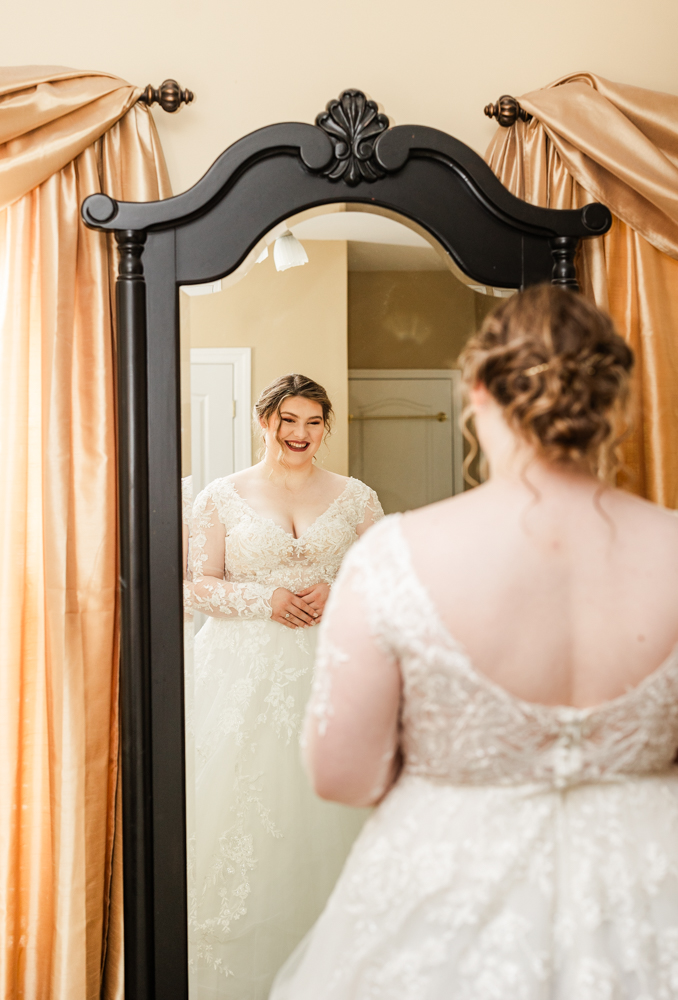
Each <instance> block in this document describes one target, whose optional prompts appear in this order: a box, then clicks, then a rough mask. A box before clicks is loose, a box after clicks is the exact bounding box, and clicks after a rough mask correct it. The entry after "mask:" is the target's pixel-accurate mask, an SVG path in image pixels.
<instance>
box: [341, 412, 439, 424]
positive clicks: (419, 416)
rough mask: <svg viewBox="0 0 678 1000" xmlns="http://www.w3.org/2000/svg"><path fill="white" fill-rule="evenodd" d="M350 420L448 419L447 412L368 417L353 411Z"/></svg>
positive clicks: (349, 416)
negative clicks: (356, 415) (355, 414)
mask: <svg viewBox="0 0 678 1000" xmlns="http://www.w3.org/2000/svg"><path fill="white" fill-rule="evenodd" d="M348 419H349V420H437V421H438V423H439V424H442V423H444V422H445V421H446V420H447V414H446V413H443V411H442V410H441V411H440V413H396V414H394V415H393V416H385V417H382V416H376V415H375V416H373V417H370V416H367V417H354V416H353V414H352V413H349V415H348Z"/></svg>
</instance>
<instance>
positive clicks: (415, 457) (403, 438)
mask: <svg viewBox="0 0 678 1000" xmlns="http://www.w3.org/2000/svg"><path fill="white" fill-rule="evenodd" d="M459 375H460V373H459V372H458V371H442V370H436V371H409V370H402V371H397V370H396V371H394V370H389V371H371V370H368V369H363V370H361V371H359V372H358V371H352V372H350V373H349V413H350V418H349V420H350V423H349V470H350V473H351V475H352V476H355V477H356V478H357V479H361V480H362V481H363V482H365V483H367V484H368V486H371V487H372V489H374V490H376V492H377V494H378V496H379V499H380V501H381V504H382V506H383V508H384V510H385V512H386V513H387V514H392V513H394V512H395V511H403V510H412V509H414V508H415V507H423V506H424V505H425V504H428V503H434V502H435V501H436V500H443V499H445V498H446V497H449V496H452V495H453V494H454V493H456V492H459V491H461V489H463V481H462V439H461V433H460V431H459V429H458V424H459V412H460V397H459V385H460V378H459Z"/></svg>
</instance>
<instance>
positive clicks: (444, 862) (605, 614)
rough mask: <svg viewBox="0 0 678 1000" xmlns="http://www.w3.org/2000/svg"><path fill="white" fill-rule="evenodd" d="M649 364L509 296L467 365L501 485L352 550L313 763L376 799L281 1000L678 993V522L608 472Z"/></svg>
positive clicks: (604, 334)
mask: <svg viewBox="0 0 678 1000" xmlns="http://www.w3.org/2000/svg"><path fill="white" fill-rule="evenodd" d="M631 366H632V354H631V351H630V350H629V348H628V347H627V346H626V345H625V343H624V342H623V341H622V339H621V338H620V337H618V336H617V334H616V333H615V332H614V330H613V328H612V324H611V322H610V320H609V319H608V318H607V317H606V316H604V315H603V314H602V313H600V312H598V311H597V310H596V309H595V308H594V307H593V306H591V305H589V304H588V303H587V302H586V301H585V300H584V299H583V298H582V297H579V296H576V295H574V294H573V293H571V292H567V291H564V290H561V289H556V288H553V287H550V286H540V287H537V288H533V289H530V290H528V291H526V292H524V293H522V294H519V295H516V296H514V297H513V298H511V299H509V300H507V301H506V302H505V303H503V304H502V305H501V306H499V308H498V309H497V310H496V311H495V312H494V313H493V314H492V315H491V316H490V317H489V318H488V319H487V320H486V321H485V324H484V326H483V328H482V329H481V331H480V333H479V334H477V335H476V336H475V337H474V338H472V340H471V341H470V343H469V345H468V347H467V349H466V351H465V357H464V358H463V368H464V377H465V382H466V385H467V388H468V390H469V393H470V400H471V406H472V409H473V412H474V415H475V424H476V429H477V433H478V437H479V439H480V443H481V444H482V447H483V450H484V452H485V455H486V456H487V459H488V461H489V467H490V478H489V481H488V482H487V483H485V484H484V485H483V486H481V487H479V488H478V489H476V490H472V491H470V492H467V493H464V494H462V495H461V496H459V497H455V498H453V499H451V500H446V501H443V502H442V503H439V504H435V505H434V506H432V507H429V508H426V509H422V510H420V511H416V512H413V513H410V514H406V515H404V516H401V515H393V516H392V517H388V518H386V519H385V520H384V521H383V522H382V523H381V524H380V525H378V527H376V528H375V529H374V531H371V532H370V534H369V536H368V537H367V538H366V539H365V540H364V541H363V542H361V543H360V544H358V545H357V546H356V547H355V548H354V549H353V550H352V552H351V553H350V554H349V556H348V558H347V559H346V562H345V563H344V567H343V568H342V571H341V575H340V578H339V580H338V581H337V583H336V585H335V588H334V591H333V595H332V598H331V599H330V606H329V607H328V610H327V612H326V621H325V623H324V625H323V631H322V637H321V648H320V650H319V659H318V668H317V669H318V679H317V684H316V685H315V694H314V697H313V701H312V704H311V707H310V711H309V714H308V720H307V727H306V732H307V758H308V761H309V764H310V768H311V771H312V774H313V776H314V781H315V787H316V789H317V791H318V793H319V794H320V795H322V796H323V797H324V798H326V799H332V800H334V801H337V802H344V803H350V804H353V805H367V804H372V803H376V802H381V804H380V805H379V808H378V809H377V810H376V812H375V813H374V814H373V815H372V817H371V818H370V819H369V820H368V822H367V824H366V826H365V827H364V829H363V831H362V833H361V834H360V836H359V838H358V840H357V841H356V843H355V845H354V848H353V851H352V852H351V856H350V858H349V860H348V862H347V864H346V867H345V869H344V872H343V874H342V876H341V878H340V879H339V882H338V884H337V886H336V889H335V891H334V893H333V894H332V896H331V898H330V901H329V903H328V905H327V908H326V909H325V911H324V913H323V915H322V916H321V918H320V920H319V921H318V923H317V924H316V926H315V928H314V929H313V930H312V932H311V934H310V935H309V936H308V938H307V939H306V941H305V942H304V943H303V945H302V946H301V947H300V948H299V949H298V951H297V952H296V954H295V955H294V956H293V958H292V959H291V960H290V962H289V963H288V964H287V966H286V967H285V968H284V969H283V971H282V972H281V974H280V976H279V978H278V980H277V983H276V985H275V986H274V989H273V992H272V994H271V997H272V1000H318V998H322V1000H349V998H350V1000H367V998H370V1000H415V998H416V1000H503V998H512V1000H675V998H676V997H678V768H676V765H675V764H674V759H675V757H676V748H677V747H678V519H677V518H676V517H675V515H674V513H673V512H669V511H666V510H663V509H661V508H659V507H656V506H654V505H653V504H650V503H647V502H646V501H644V500H640V499H639V498H637V497H634V496H631V495H630V494H628V493H624V492H622V491H620V490H616V489H612V488H611V487H606V486H605V485H604V483H603V482H601V480H600V479H598V478H596V476H595V475H594V469H596V468H597V467H599V466H600V464H601V463H602V462H604V460H605V459H606V454H605V453H607V458H608V459H609V457H610V451H611V448H610V442H611V439H612V438H614V437H615V433H616V432H615V430H613V428H614V426H615V423H617V425H618V424H619V420H618V419H617V416H616V414H617V415H618V414H619V410H620V407H621V404H623V401H624V399H625V397H626V395H627V386H628V376H629V372H630V369H631ZM615 411H616V413H615ZM613 450H614V449H612V451H613ZM612 457H613V456H612ZM608 468H609V465H608ZM401 762H402V763H401Z"/></svg>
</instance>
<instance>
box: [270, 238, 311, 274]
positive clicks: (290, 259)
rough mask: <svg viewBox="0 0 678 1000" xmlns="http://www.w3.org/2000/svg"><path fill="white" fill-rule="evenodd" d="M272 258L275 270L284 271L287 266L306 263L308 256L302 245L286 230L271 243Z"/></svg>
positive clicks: (297, 265)
mask: <svg viewBox="0 0 678 1000" xmlns="http://www.w3.org/2000/svg"><path fill="white" fill-rule="evenodd" d="M273 260H274V261H275V269H276V271H286V270H287V268H288V267H301V265H302V264H308V256H307V254H306V251H305V250H304V248H303V246H302V245H301V243H300V242H299V240H298V239H297V238H296V236H293V235H292V233H291V232H290V231H289V229H288V230H287V232H284V233H283V234H282V236H279V237H278V239H277V240H276V241H275V243H274V244H273Z"/></svg>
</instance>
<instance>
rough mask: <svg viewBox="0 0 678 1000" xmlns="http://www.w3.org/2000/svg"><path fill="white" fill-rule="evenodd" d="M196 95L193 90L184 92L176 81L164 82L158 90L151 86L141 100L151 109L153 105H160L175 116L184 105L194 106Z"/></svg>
mask: <svg viewBox="0 0 678 1000" xmlns="http://www.w3.org/2000/svg"><path fill="white" fill-rule="evenodd" d="M194 100H195V94H194V93H193V91H192V90H188V89H186V90H182V89H181V87H180V86H179V84H178V83H177V81H176V80H163V82H162V83H161V84H160V86H159V87H158V88H156V87H153V86H151V84H150V83H149V85H148V86H147V87H146V89H145V90H144V92H143V94H142V95H141V97H140V98H139V101H140V103H141V104H145V105H146V107H147V108H150V107H151V105H153V104H159V105H160V107H161V108H162V110H163V111H168V112H169V113H170V114H173V113H174V112H175V111H178V110H179V108H180V107H181V105H182V104H192V103H193V101H194Z"/></svg>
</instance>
